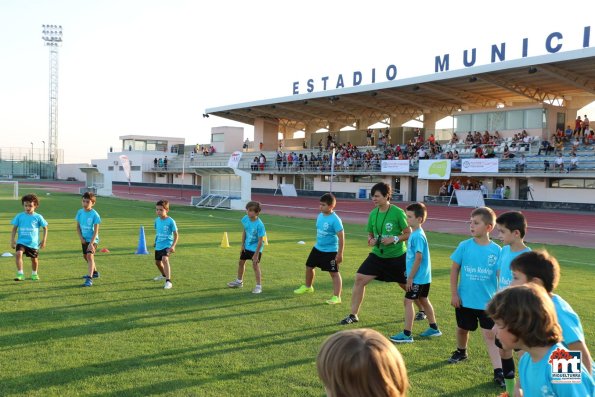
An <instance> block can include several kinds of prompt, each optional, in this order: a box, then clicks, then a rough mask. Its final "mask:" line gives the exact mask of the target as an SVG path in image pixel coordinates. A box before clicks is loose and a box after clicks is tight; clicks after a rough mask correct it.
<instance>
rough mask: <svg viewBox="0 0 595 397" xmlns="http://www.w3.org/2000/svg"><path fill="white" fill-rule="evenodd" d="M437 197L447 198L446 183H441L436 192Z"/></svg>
mask: <svg viewBox="0 0 595 397" xmlns="http://www.w3.org/2000/svg"><path fill="white" fill-rule="evenodd" d="M438 196H448V184H447V183H446V181H444V182H442V186H440V189H439V190H438Z"/></svg>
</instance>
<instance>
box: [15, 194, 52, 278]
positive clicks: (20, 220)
mask: <svg viewBox="0 0 595 397" xmlns="http://www.w3.org/2000/svg"><path fill="white" fill-rule="evenodd" d="M21 204H22V205H23V207H24V209H25V211H23V212H21V213H20V214H17V215H16V216H15V217H14V218H13V220H12V221H11V222H10V223H11V225H12V234H11V236H10V246H11V247H12V248H13V249H15V250H16V253H15V259H16V265H17V275H16V277H15V279H14V281H23V280H25V274H24V273H23V254H25V256H27V257H29V258H31V280H34V281H38V280H39V275H38V274H37V270H38V268H39V259H38V256H39V250H40V249H42V248H45V245H46V241H47V238H48V223H47V222H46V220H45V219H44V218H43V216H41V214H38V213H36V212H35V210H36V209H37V207H39V199H38V198H37V196H36V195H35V194H27V195H25V196H23V197H22V198H21ZM40 228H43V238H42V239H41V242H40V241H39V229H40ZM17 232H18V239H17V240H16V241H15V237H17Z"/></svg>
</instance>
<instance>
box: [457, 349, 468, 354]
mask: <svg viewBox="0 0 595 397" xmlns="http://www.w3.org/2000/svg"><path fill="white" fill-rule="evenodd" d="M457 350H458V351H459V352H461V354H467V348H464V349H461V348H460V347H457Z"/></svg>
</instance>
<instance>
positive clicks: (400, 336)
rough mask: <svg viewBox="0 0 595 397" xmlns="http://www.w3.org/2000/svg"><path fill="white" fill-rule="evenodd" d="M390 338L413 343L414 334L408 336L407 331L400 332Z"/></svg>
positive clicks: (394, 340)
mask: <svg viewBox="0 0 595 397" xmlns="http://www.w3.org/2000/svg"><path fill="white" fill-rule="evenodd" d="M389 339H390V340H391V341H393V342H395V343H413V336H411V335H409V336H407V335H405V332H399V333H398V334H396V335H393V336H391V337H390V338H389Z"/></svg>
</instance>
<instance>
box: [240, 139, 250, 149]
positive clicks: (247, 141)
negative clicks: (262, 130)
mask: <svg viewBox="0 0 595 397" xmlns="http://www.w3.org/2000/svg"><path fill="white" fill-rule="evenodd" d="M249 144H250V140H249V139H248V138H246V140H245V141H244V145H243V146H242V149H248V145H249Z"/></svg>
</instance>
